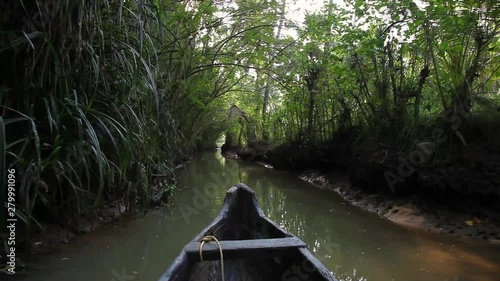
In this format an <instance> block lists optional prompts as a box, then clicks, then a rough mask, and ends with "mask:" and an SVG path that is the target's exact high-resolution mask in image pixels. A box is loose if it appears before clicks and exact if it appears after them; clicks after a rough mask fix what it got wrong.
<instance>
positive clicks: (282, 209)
mask: <svg viewBox="0 0 500 281" xmlns="http://www.w3.org/2000/svg"><path fill="white" fill-rule="evenodd" d="M237 182H243V183H245V184H247V185H248V186H250V187H251V188H253V189H254V190H255V192H256V194H257V196H258V198H259V201H260V204H261V206H262V208H263V210H264V213H265V214H267V215H268V216H269V217H270V218H271V219H272V220H274V221H276V222H277V223H278V224H280V225H281V226H282V227H284V228H285V229H286V230H288V231H289V232H291V233H293V234H295V235H297V236H299V237H300V238H301V239H303V240H304V241H305V242H306V243H307V245H308V246H309V249H310V250H311V252H313V254H314V255H316V256H317V257H318V258H319V259H320V260H321V261H322V262H323V263H324V264H325V265H326V267H327V268H329V269H330V270H331V271H333V272H334V273H335V275H336V276H337V278H338V279H339V280H341V281H354V280H356V281H358V280H359V281H391V280H394V281H423V280H425V281H445V280H448V281H469V280H470V281H498V280H500V247H498V246H493V245H490V244H483V243H478V242H469V241H463V240H460V239H456V238H451V237H446V236H441V235H438V234H431V233H426V232H424V231H415V230H409V229H406V228H404V227H401V226H398V225H395V224H393V223H391V222H389V221H386V220H383V219H381V218H379V217H377V216H376V215H373V214H370V213H367V212H365V211H362V210H360V209H358V208H356V207H353V206H351V205H349V204H346V203H344V202H343V200H342V199H341V198H340V197H339V196H338V195H337V194H335V193H334V192H332V191H327V190H322V189H319V188H316V187H314V186H312V185H310V184H308V183H305V182H303V181H301V180H300V179H298V178H296V177H294V176H293V175H290V174H288V173H285V172H279V171H274V170H271V169H266V168H264V167H260V166H256V165H251V164H248V163H245V162H242V161H236V160H226V159H224V158H223V157H222V156H221V155H220V152H207V153H203V154H201V155H198V156H197V157H196V158H194V159H193V161H192V162H191V163H190V164H189V165H188V169H187V170H186V171H185V172H183V174H182V175H181V176H180V179H179V185H178V190H177V191H176V194H175V201H174V202H173V204H172V206H171V207H169V208H165V209H155V210H152V211H150V212H149V213H148V215H146V216H144V217H140V218H137V219H130V220H126V221H123V222H117V223H114V224H111V225H108V226H105V227H102V228H101V229H99V230H98V231H96V232H93V233H91V234H88V235H85V236H84V237H81V238H78V239H76V240H75V241H72V242H71V243H69V244H68V245H64V246H62V247H61V249H60V251H58V252H57V253H56V254H51V255H42V256H39V257H37V258H36V260H35V266H34V267H32V268H30V270H29V271H28V272H27V273H26V274H24V276H18V277H21V278H16V279H19V280H27V281H31V280H33V281H35V280H36V281H49V280H50V281H63V280H64V281H67V280H72V281H88V280H99V281H133V280H137V281H156V280H157V279H158V278H159V276H161V274H162V273H163V271H165V269H166V268H167V267H168V265H169V264H170V263H171V262H172V261H173V259H174V258H175V256H176V255H177V254H178V253H179V251H180V250H181V249H182V247H183V246H184V245H185V244H186V243H187V242H188V241H190V240H191V239H192V238H193V237H194V236H195V235H196V234H197V233H199V232H200V230H201V229H202V228H204V227H205V225H206V224H208V223H209V222H211V221H212V220H213V218H214V217H215V216H216V215H217V213H218V211H219V208H220V207H221V205H222V202H223V199H224V195H225V192H226V191H227V189H228V188H229V187H230V186H231V185H232V184H234V183H237ZM210 184H212V185H213V184H215V185H216V186H217V188H216V192H214V193H213V194H208V195H206V194H204V190H205V189H204V188H205V187H207V186H208V185H210Z"/></svg>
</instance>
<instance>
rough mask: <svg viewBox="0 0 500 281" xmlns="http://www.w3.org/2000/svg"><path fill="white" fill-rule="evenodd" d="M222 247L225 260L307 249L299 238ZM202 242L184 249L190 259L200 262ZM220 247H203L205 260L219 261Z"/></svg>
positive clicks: (226, 243) (235, 242)
mask: <svg viewBox="0 0 500 281" xmlns="http://www.w3.org/2000/svg"><path fill="white" fill-rule="evenodd" d="M219 242H220V244H221V246H222V253H223V255H224V259H225V260H226V259H239V258H248V257H251V256H259V257H263V256H272V257H274V256H276V255H280V254H286V253H287V251H289V250H297V248H305V247H306V244H305V243H304V242H303V241H302V240H300V239H299V238H297V237H286V238H273V239H253V240H223V241H219ZM200 244H201V242H191V243H189V244H187V245H186V247H184V252H185V253H186V254H187V256H188V259H189V260H192V261H200V252H199V251H200ZM219 259H220V252H219V247H218V246H217V243H216V242H215V241H212V242H209V243H205V244H204V245H203V260H219Z"/></svg>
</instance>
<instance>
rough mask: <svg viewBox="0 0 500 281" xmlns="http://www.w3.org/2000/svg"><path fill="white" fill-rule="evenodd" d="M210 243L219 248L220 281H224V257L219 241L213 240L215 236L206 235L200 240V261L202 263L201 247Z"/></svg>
mask: <svg viewBox="0 0 500 281" xmlns="http://www.w3.org/2000/svg"><path fill="white" fill-rule="evenodd" d="M210 241H215V242H217V245H218V246H219V253H220V268H221V270H220V271H221V274H222V281H224V256H223V255H222V246H221V245H220V243H219V240H217V238H215V236H212V235H207V236H205V237H203V238H201V244H200V261H203V253H202V251H203V245H204V244H205V242H210Z"/></svg>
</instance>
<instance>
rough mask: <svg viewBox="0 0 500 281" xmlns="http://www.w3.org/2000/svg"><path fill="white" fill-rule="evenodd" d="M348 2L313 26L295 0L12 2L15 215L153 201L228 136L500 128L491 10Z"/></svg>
mask: <svg viewBox="0 0 500 281" xmlns="http://www.w3.org/2000/svg"><path fill="white" fill-rule="evenodd" d="M338 2H339V1H335V2H334V1H329V2H325V3H324V7H323V9H322V10H321V11H318V12H315V13H310V14H307V15H306V17H305V19H304V21H303V22H302V19H297V18H295V16H294V15H293V14H291V13H290V12H289V11H290V10H291V8H290V7H291V6H293V5H292V4H291V3H289V1H286V0H282V1H277V0H272V1H260V0H235V1H208V0H205V1H190V0H185V1H169V0H167V1H162V0H146V1H138V0H130V1H112V0H107V1H90V2H88V1H61V0H51V1H40V0H31V1H8V2H2V3H1V4H0V5H1V7H2V11H3V13H4V16H3V17H2V18H1V19H0V20H1V22H0V26H1V38H0V62H1V63H2V68H1V69H0V72H1V75H0V85H1V87H0V106H1V110H2V115H1V118H0V133H1V134H0V160H1V161H0V166H1V169H0V176H1V179H2V180H5V178H6V174H5V173H6V171H7V168H8V167H9V168H12V167H14V168H16V170H17V176H18V178H19V181H18V182H19V188H18V193H19V194H18V200H19V201H18V203H19V204H20V207H21V212H19V213H18V215H19V216H20V217H21V218H22V219H23V220H24V221H26V222H27V225H28V229H29V226H30V224H32V222H33V221H35V220H34V219H36V217H37V216H35V217H33V212H34V210H38V213H39V216H40V217H41V216H43V215H44V214H45V217H52V218H67V217H70V218H73V217H75V216H78V215H82V214H87V215H92V214H94V212H95V210H96V208H97V207H98V206H100V204H102V202H104V201H120V202H122V203H123V204H124V205H127V206H129V205H131V204H132V205H137V204H138V203H139V204H142V205H143V206H148V205H149V204H150V202H151V196H152V193H154V192H159V193H160V194H163V192H164V190H152V187H151V186H152V182H153V179H154V178H155V177H156V176H158V175H163V176H167V177H169V178H173V177H174V173H173V167H175V165H177V164H178V163H179V162H180V161H182V160H183V159H185V158H186V157H187V156H188V155H189V154H190V153H192V152H193V151H195V150H196V149H197V148H202V147H204V146H210V145H212V144H213V143H215V141H216V140H217V139H218V138H219V137H220V136H221V135H222V134H224V135H225V136H226V140H227V142H232V144H235V145H237V144H238V145H246V144H252V143H254V142H257V141H260V142H264V143H266V144H280V143H285V142H292V141H299V142H304V143H309V144H314V143H316V142H320V141H328V140H331V139H332V138H334V136H335V135H336V134H337V133H339V132H342V131H347V130H349V129H352V128H360V129H361V130H362V131H363V132H365V133H366V135H371V136H375V137H381V138H384V139H386V140H392V141H399V142H400V143H402V144H406V145H407V146H408V147H409V146H412V145H414V143H415V142H416V141H417V140H419V139H424V138H425V137H427V136H428V135H429V133H430V132H429V131H428V130H425V129H424V130H423V129H422V128H430V127H433V126H438V125H439V126H440V127H444V128H446V130H448V131H449V132H450V134H451V135H453V136H454V137H453V142H454V143H458V144H461V145H467V144H468V143H469V142H470V138H472V137H476V138H477V137H478V134H477V133H470V132H471V128H480V131H481V134H482V135H483V136H485V137H487V136H488V131H489V128H491V126H495V124H499V122H500V112H499V107H498V106H499V100H500V98H499V93H498V89H499V86H500V85H499V82H498V76H499V74H500V72H499V71H498V69H499V67H500V61H499V59H500V56H499V55H498V54H499V47H500V42H499V40H498V31H499V13H500V5H499V4H498V3H497V2H496V1H486V0H485V1H468V0H460V1H430V2H429V3H430V4H429V3H427V5H425V3H422V2H420V1H415V2H414V1H411V0H402V1H377V0H370V1H345V2H347V3H344V4H336V3H338ZM416 3H417V4H418V5H417V4H416ZM294 32H296V34H294ZM441 116H444V118H443V119H440V117H441ZM442 120H444V121H442ZM443 122H444V125H443V124H442V123H443ZM474 122H475V123H474ZM474 132H476V131H474ZM481 134H479V135H481ZM2 186H5V185H4V183H2ZM165 188H171V186H170V185H168V186H167V187H165ZM2 195H3V194H2Z"/></svg>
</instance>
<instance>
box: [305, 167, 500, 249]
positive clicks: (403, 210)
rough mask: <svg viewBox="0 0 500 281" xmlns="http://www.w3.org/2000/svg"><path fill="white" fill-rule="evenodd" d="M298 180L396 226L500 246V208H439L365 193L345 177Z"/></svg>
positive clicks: (470, 204)
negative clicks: (324, 190)
mask: <svg viewBox="0 0 500 281" xmlns="http://www.w3.org/2000/svg"><path fill="white" fill-rule="evenodd" d="M299 177H300V178H301V179H302V180H304V181H307V182H310V183H313V184H315V185H318V186H320V187H322V188H327V189H331V190H334V191H335V192H337V193H338V194H340V195H341V196H342V197H343V198H344V199H345V200H346V201H347V202H349V203H351V204H353V205H354V206H357V207H360V208H362V209H364V210H366V211H369V212H372V213H376V214H378V215H379V216H380V217H383V218H386V219H389V220H391V221H393V222H395V223H397V224H400V225H404V226H407V227H411V228H418V229H424V230H427V231H432V232H436V233H441V234H446V235H452V236H456V237H464V238H470V239H474V240H481V241H487V242H490V243H496V244H500V206H498V207H497V208H495V207H490V206H485V205H481V204H478V202H476V201H475V200H469V201H463V200H462V201H460V202H458V201H454V200H451V201H450V202H449V203H448V204H446V205H445V204H438V203H435V202H433V201H432V200H428V199H427V198H425V197H423V196H422V195H412V196H408V197H401V196H391V195H390V194H384V193H373V192H368V191H365V190H362V189H359V188H356V187H354V186H352V185H351V184H350V183H349V180H348V177H347V175H346V174H345V173H341V172H330V173H322V172H319V171H314V170H309V171H306V172H303V173H301V174H300V175H299Z"/></svg>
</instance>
